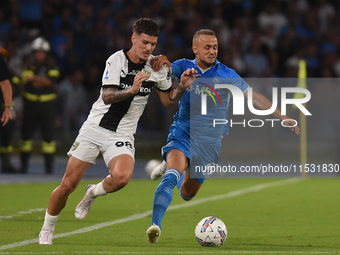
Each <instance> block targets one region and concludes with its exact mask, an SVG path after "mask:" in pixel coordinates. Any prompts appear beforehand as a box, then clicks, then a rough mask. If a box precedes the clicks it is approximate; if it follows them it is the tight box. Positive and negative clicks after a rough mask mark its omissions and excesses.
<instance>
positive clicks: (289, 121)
mask: <svg viewBox="0 0 340 255" xmlns="http://www.w3.org/2000/svg"><path fill="white" fill-rule="evenodd" d="M281 120H282V121H284V123H283V124H284V125H285V126H289V127H288V128H289V129H290V130H292V131H294V132H295V134H297V135H299V134H300V128H299V126H298V125H297V123H296V121H295V120H293V119H291V118H289V117H288V116H282V117H281Z"/></svg>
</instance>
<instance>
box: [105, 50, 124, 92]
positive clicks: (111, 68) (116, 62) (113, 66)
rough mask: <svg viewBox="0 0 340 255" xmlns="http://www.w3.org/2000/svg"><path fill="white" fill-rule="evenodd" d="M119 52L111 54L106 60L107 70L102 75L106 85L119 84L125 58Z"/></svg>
mask: <svg viewBox="0 0 340 255" xmlns="http://www.w3.org/2000/svg"><path fill="white" fill-rule="evenodd" d="M117 53H119V52H117ZM117 53H115V54H113V55H111V56H110V57H109V58H108V59H107V61H106V65H105V70H104V73H103V77H102V84H103V86H105V85H116V86H119V83H120V73H121V71H122V62H123V59H122V57H121V56H120V55H119V54H117Z"/></svg>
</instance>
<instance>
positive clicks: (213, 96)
mask: <svg viewBox="0 0 340 255" xmlns="http://www.w3.org/2000/svg"><path fill="white" fill-rule="evenodd" d="M188 68H194V69H196V70H197V71H198V74H200V75H201V77H200V78H197V79H196V80H195V82H194V83H193V84H192V85H191V86H190V88H188V89H187V90H186V92H185V94H184V95H183V97H182V99H181V100H180V102H179V111H178V112H177V113H176V115H175V116H174V123H173V125H175V126H176V128H179V129H181V130H182V131H183V132H184V133H185V134H186V136H187V137H190V138H191V139H199V140H200V141H201V142H218V141H220V140H221V137H223V136H225V135H227V134H228V132H229V124H225V125H216V126H215V127H213V119H223V120H228V109H229V107H230V105H231V101H232V94H231V93H230V91H229V90H227V89H218V90H214V87H215V84H231V85H234V86H237V87H238V88H239V89H241V91H242V92H244V91H246V90H247V88H248V86H249V85H248V84H247V83H246V82H245V81H244V80H243V79H242V78H241V77H240V76H239V75H238V74H237V73H236V72H235V71H234V70H233V69H231V68H228V67H227V66H225V65H223V64H221V63H220V62H219V61H218V60H216V61H215V64H214V65H213V66H212V67H211V68H210V69H208V70H207V71H205V72H204V73H202V72H201V70H200V68H199V67H198V66H197V64H196V59H195V60H188V59H181V60H177V61H175V62H174V63H172V68H171V69H172V75H173V76H175V77H176V78H177V79H178V80H179V79H180V77H181V75H182V73H183V72H184V71H185V70H187V69H188ZM202 93H206V94H207V104H206V105H207V114H206V115H202V114H201V108H202V106H201V102H202ZM208 94H209V95H208ZM217 94H218V95H217Z"/></svg>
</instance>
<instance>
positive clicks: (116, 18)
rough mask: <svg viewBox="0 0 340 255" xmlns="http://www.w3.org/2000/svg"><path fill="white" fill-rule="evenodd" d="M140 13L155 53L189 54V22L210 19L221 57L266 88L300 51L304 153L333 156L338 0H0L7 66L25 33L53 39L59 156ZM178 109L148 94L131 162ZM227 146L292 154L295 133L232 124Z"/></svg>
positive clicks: (251, 153) (338, 145)
mask: <svg viewBox="0 0 340 255" xmlns="http://www.w3.org/2000/svg"><path fill="white" fill-rule="evenodd" d="M140 17H150V18H152V19H154V20H155V21H156V22H157V23H158V24H159V25H160V32H161V33H160V36H159V40H158V44H157V48H156V50H155V51H154V54H155V55H157V54H164V55H167V56H168V58H169V60H170V61H174V60H176V59H180V58H189V59H193V58H194V55H193V53H192V50H191V43H192V36H193V34H194V32H195V31H196V30H198V29H201V28H210V29H213V30H214V31H215V32H216V33H217V37H218V40H219V55H218V59H219V60H220V61H221V62H222V63H224V64H225V65H227V66H229V67H231V68H233V69H235V71H236V72H237V73H239V74H240V75H241V76H242V77H243V78H245V79H246V81H248V82H249V84H250V85H251V86H253V87H254V90H255V91H258V92H261V93H263V94H264V95H265V96H267V97H268V98H271V88H272V85H271V84H268V82H266V81H267V80H270V79H273V78H275V79H283V78H296V77H297V72H298V61H299V59H305V60H306V63H307V73H308V82H307V83H308V89H309V90H310V91H311V94H312V99H311V101H310V102H309V103H308V106H307V108H308V109H309V111H310V112H311V113H312V114H313V116H311V117H308V152H309V156H310V158H311V159H313V160H317V161H319V162H322V163H340V135H339V133H338V130H339V127H340V116H339V114H340V113H339V111H338V110H337V109H340V108H339V100H338V98H339V96H340V85H339V79H338V78H339V77H340V2H339V1H336V0H296V1H295V0H294V1H293V0H274V1H262V0H140V1H137V0H131V1H129V0H127V1H123V0H102V1H95V0H58V1H56V0H44V1H43V0H2V1H1V8H0V46H2V47H4V48H6V49H7V50H8V51H9V54H10V60H9V66H10V68H11V70H12V72H13V73H14V74H17V75H19V74H20V73H21V70H22V67H23V66H24V65H25V63H27V61H28V60H29V58H30V42H32V41H33V40H34V39H35V38H37V37H39V36H42V37H44V38H46V39H47V40H48V41H49V42H50V44H51V53H50V56H49V58H50V59H49V61H51V62H52V63H55V64H57V65H58V66H59V68H60V71H61V75H62V77H61V79H60V81H59V94H60V97H59V104H58V117H57V118H56V120H55V126H56V129H57V147H58V150H57V154H58V155H59V156H60V157H62V159H61V161H60V162H63V163H62V164H64V163H65V162H66V159H65V160H64V159H63V158H66V152H67V150H68V149H69V147H70V146H71V144H72V142H73V140H74V138H75V136H76V135H77V133H78V130H79V128H80V126H81V124H82V123H83V121H84V120H85V119H86V117H87V114H88V112H89V110H90V108H91V105H92V103H93V102H94V101H95V100H96V99H97V97H98V94H99V90H100V87H101V77H102V72H103V70H104V66H105V61H106V59H107V58H108V57H109V56H110V55H111V54H112V53H114V52H115V51H117V50H120V49H122V48H129V47H130V46H131V41H130V37H131V27H132V24H133V22H134V21H135V20H136V19H138V18H140ZM254 78H261V79H260V81H261V82H258V81H259V80H257V82H256V79H254ZM295 85H296V83H295V84H294V83H291V86H295ZM21 100H22V99H21V98H20V97H17V98H15V105H14V108H15V112H16V116H17V118H16V120H15V123H16V125H15V130H16V131H15V137H14V140H13V146H14V148H15V151H14V155H15V156H18V153H19V145H20V123H21V116H22V101H21ZM176 110H177V109H176V107H174V108H173V109H166V108H165V107H163V106H162V105H161V102H160V100H159V99H158V96H157V95H156V93H155V92H153V93H152V94H151V96H150V98H149V104H148V105H147V107H146V109H145V112H144V114H143V116H142V118H141V120H140V122H139V126H138V130H137V134H136V159H137V162H138V160H148V159H151V158H158V159H160V158H161V156H160V148H161V146H163V145H164V144H165V141H166V136H167V133H168V128H169V126H170V124H171V123H172V116H173V114H174V113H175V112H176ZM288 115H289V116H291V117H292V118H296V119H298V111H293V110H289V111H288ZM244 118H245V119H249V118H252V117H251V115H249V114H247V115H246V116H245V117H244ZM235 120H236V118H235ZM268 126H269V125H268ZM36 138H37V139H36V149H35V151H36V152H37V153H39V154H40V142H39V134H38V133H37V135H36ZM225 155H226V157H227V159H226V160H231V161H232V160H236V161H237V160H243V161H244V160H254V159H260V160H268V159H270V160H272V159H277V158H279V159H283V158H284V159H285V160H294V161H296V162H298V161H299V139H298V137H296V136H294V135H293V134H292V133H291V132H288V130H286V129H284V128H282V127H281V126H279V125H278V126H277V127H275V128H267V127H264V128H259V129H256V130H253V129H252V130H251V132H249V129H247V128H242V127H237V126H236V127H235V128H232V129H231V132H230V135H229V137H227V138H226V146H225ZM39 157H41V156H39ZM16 159H17V161H18V160H19V158H16V157H14V160H16ZM59 159H60V158H59ZM41 161H42V158H41ZM35 162H39V160H37V161H35V160H33V162H32V164H37V165H38V164H39V163H35ZM14 164H16V165H18V164H19V162H14ZM57 165H58V163H57ZM63 166H64V165H63ZM137 166H138V164H137ZM62 168H63V167H60V169H62ZM30 171H32V169H31V168H30V170H29V172H30ZM37 171H40V170H37ZM41 171H42V172H43V170H42V167H41Z"/></svg>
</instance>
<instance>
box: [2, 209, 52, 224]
mask: <svg viewBox="0 0 340 255" xmlns="http://www.w3.org/2000/svg"><path fill="white" fill-rule="evenodd" d="M45 210H46V209H45V208H35V209H28V211H20V212H18V213H16V214H11V215H7V216H0V221H1V219H11V218H13V217H18V216H23V215H24V214H30V213H34V212H42V211H45Z"/></svg>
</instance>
